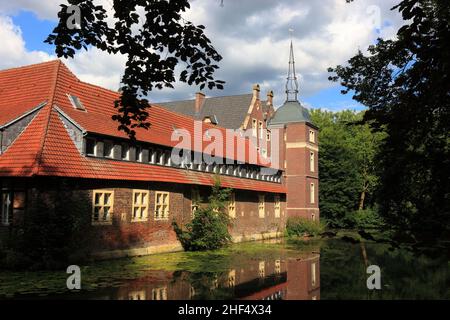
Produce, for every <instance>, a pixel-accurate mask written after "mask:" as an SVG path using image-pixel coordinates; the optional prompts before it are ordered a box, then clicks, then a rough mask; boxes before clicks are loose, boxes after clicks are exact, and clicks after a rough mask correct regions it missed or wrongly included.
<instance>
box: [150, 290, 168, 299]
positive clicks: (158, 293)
mask: <svg viewBox="0 0 450 320" xmlns="http://www.w3.org/2000/svg"><path fill="white" fill-rule="evenodd" d="M152 300H167V287H161V288H155V289H152Z"/></svg>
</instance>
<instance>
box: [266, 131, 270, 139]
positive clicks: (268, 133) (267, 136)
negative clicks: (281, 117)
mask: <svg viewBox="0 0 450 320" xmlns="http://www.w3.org/2000/svg"><path fill="white" fill-rule="evenodd" d="M266 140H267V141H270V131H269V130H267V135H266Z"/></svg>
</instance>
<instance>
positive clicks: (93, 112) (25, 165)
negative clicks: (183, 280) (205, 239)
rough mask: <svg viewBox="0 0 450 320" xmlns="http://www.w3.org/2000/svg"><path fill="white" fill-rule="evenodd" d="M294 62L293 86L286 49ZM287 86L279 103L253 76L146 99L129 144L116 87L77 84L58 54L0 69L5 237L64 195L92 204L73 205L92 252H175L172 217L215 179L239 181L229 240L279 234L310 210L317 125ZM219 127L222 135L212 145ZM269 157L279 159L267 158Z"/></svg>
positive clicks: (194, 205) (185, 218) (313, 209)
mask: <svg viewBox="0 0 450 320" xmlns="http://www.w3.org/2000/svg"><path fill="white" fill-rule="evenodd" d="M291 60H292V64H291V68H290V69H292V71H290V75H289V78H292V77H293V78H292V79H289V80H288V84H289V83H290V82H292V80H293V79H294V80H295V81H294V82H295V83H296V78H295V69H294V63H293V49H292V46H291ZM292 72H294V75H292ZM294 89H295V90H294V92H295V96H293V97H291V95H292V89H289V90H287V93H288V99H287V101H286V103H285V104H284V105H283V106H281V107H280V108H278V109H277V110H275V109H274V107H273V93H272V92H269V93H268V94H267V101H261V99H260V88H259V86H258V85H255V86H254V87H253V92H252V93H251V94H249V95H241V96H231V97H217V98H206V97H205V96H204V95H203V94H202V93H197V94H196V99H195V100H192V101H178V102H168V103H163V104H160V105H158V104H151V106H150V109H149V115H150V116H149V121H150V123H151V126H150V129H148V130H145V129H137V130H136V141H130V140H129V139H128V137H127V136H126V135H125V134H124V133H123V132H121V131H118V130H117V127H118V124H117V123H116V122H115V121H113V120H112V116H113V115H114V114H116V112H117V111H116V109H115V108H114V101H116V100H117V99H118V98H119V93H117V92H114V91H110V90H107V89H104V88H101V87H98V86H95V85H92V84H88V83H85V82H82V81H80V80H79V79H78V78H77V77H76V76H75V75H74V74H73V73H72V72H71V71H70V70H69V69H68V68H67V67H66V66H65V65H64V64H63V63H62V62H61V61H59V60H55V61H50V62H44V63H40V64H35V65H29V66H24V67H19V68H14V69H7V70H2V71H0V111H1V112H0V210H1V212H0V213H1V221H0V240H1V239H4V238H5V237H8V234H9V233H10V231H11V230H12V229H13V228H14V227H15V226H16V225H19V224H20V223H23V221H24V219H26V218H27V215H29V214H32V213H33V212H34V211H33V210H34V209H36V208H38V207H39V206H42V205H46V206H47V207H52V206H54V204H55V203H56V202H57V201H61V199H60V198H61V196H64V197H70V198H71V199H77V201H79V202H84V204H85V205H86V207H87V208H88V209H86V212H81V213H80V214H84V215H87V216H88V217H89V218H90V221H91V225H90V228H89V230H86V235H88V234H89V235H91V236H92V237H93V239H95V241H93V243H92V250H93V251H94V253H95V255H96V256H98V257H99V258H109V257H119V256H127V255H141V254H150V253H156V252H169V251H174V250H180V249H181V246H180V244H179V242H178V241H177V239H176V235H175V233H174V231H173V228H172V221H173V220H175V221H177V222H178V223H180V224H185V223H187V222H189V221H190V220H191V219H192V217H193V215H194V214H195V211H196V210H197V209H198V208H199V206H201V205H202V203H204V202H205V201H206V199H207V197H208V195H209V193H210V190H211V186H212V185H213V184H214V181H215V179H216V177H219V180H220V182H221V185H222V186H223V187H228V188H232V189H233V190H234V192H233V194H232V196H231V198H230V201H229V202H228V206H227V212H228V214H229V215H230V217H231V218H232V220H233V226H232V228H231V234H232V236H233V239H234V241H245V240H257V239H263V238H272V237H278V236H281V235H282V232H283V230H284V228H285V224H286V220H287V218H288V217H289V216H304V217H308V218H312V219H317V218H318V217H319V216H318V213H319V211H318V179H317V171H318V168H317V158H318V157H317V151H318V148H317V128H316V127H315V126H314V125H313V124H312V123H311V120H310V118H309V115H308V111H307V110H306V109H305V108H303V107H302V106H301V105H300V103H299V102H298V101H297V100H296V95H297V92H298V88H294ZM294 98H295V100H294ZM230 129H233V130H230ZM234 129H239V130H236V131H235V130H234ZM230 131H232V132H231V134H230ZM275 132H276V133H277V134H274V133H275ZM279 132H281V133H279ZM182 133H183V134H184V137H185V138H186V136H187V137H188V138H186V139H188V140H189V142H190V143H189V146H190V147H189V148H187V151H188V153H189V156H186V152H185V151H186V150H181V149H180V147H179V137H180V136H183V134H182ZM243 133H250V134H249V136H250V137H248V135H246V134H243ZM216 136H220V137H221V138H222V139H223V141H222V142H223V143H222V144H220V145H219V146H217V145H214V148H211V141H212V140H214V141H216V139H217V138H215V139H212V137H216ZM174 137H175V139H174ZM274 139H276V140H277V142H279V143H278V144H274V143H273V142H274V141H273V140H274ZM273 145H276V148H277V149H276V150H271V148H272V146H273ZM230 146H231V148H230ZM183 149H186V148H183ZM179 151H183V152H181V153H180V152H179ZM174 154H182V156H181V157H180V158H179V159H178V161H174V157H173V155H174ZM253 154H255V155H256V157H253V156H252V155H253ZM274 155H276V157H277V159H278V158H279V159H280V161H277V162H275V161H267V159H272V160H273V158H275V156H274ZM278 155H279V157H278ZM205 159H209V160H205ZM211 159H212V160H211ZM58 199H59V200H58ZM43 223H45V222H43Z"/></svg>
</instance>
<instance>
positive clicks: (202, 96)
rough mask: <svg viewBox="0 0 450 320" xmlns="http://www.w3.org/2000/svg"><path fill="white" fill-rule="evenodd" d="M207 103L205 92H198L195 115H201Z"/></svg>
mask: <svg viewBox="0 0 450 320" xmlns="http://www.w3.org/2000/svg"><path fill="white" fill-rule="evenodd" d="M204 103H205V94H204V93H203V92H197V93H196V94H195V113H196V114H199V113H200V111H201V110H202V107H203V104H204Z"/></svg>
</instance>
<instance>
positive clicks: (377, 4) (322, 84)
mask: <svg viewBox="0 0 450 320" xmlns="http://www.w3.org/2000/svg"><path fill="white" fill-rule="evenodd" d="M60 1H61V0H49V1H34V0H16V1H14V2H13V1H9V2H6V1H3V2H2V4H0V13H3V14H12V13H15V12H18V10H20V9H25V10H30V11H32V12H34V13H35V14H36V15H37V16H38V17H40V18H45V19H53V20H54V19H55V17H56V13H57V11H58V10H59V6H58V4H59V3H60ZM96 1H97V2H101V3H102V4H105V7H106V8H107V9H108V10H110V9H111V8H110V4H108V3H110V0H96ZM397 2H398V0H358V1H355V2H352V3H350V4H347V3H346V2H345V1H344V0H323V1H310V0H280V1H273V0H258V1H254V0H240V1H233V0H224V7H223V8H222V7H220V6H219V3H220V2H219V1H211V0H195V1H192V2H191V9H190V10H189V11H188V12H187V13H186V14H185V17H186V18H187V19H189V20H192V21H193V22H194V23H196V24H203V25H205V26H206V34H207V36H208V37H209V38H210V39H211V40H212V42H213V45H214V46H215V47H216V48H217V50H218V51H219V52H220V54H221V55H222V56H223V60H222V61H221V62H220V63H219V65H220V70H219V71H218V73H217V77H218V78H220V79H223V80H225V81H226V82H227V83H226V87H225V90H224V91H223V92H222V91H217V90H216V91H214V92H208V91H207V92H206V93H207V94H208V95H227V94H240V93H250V92H251V86H252V84H253V83H260V84H261V86H262V90H263V92H262V93H263V94H265V92H264V91H267V90H269V89H273V90H274V91H275V102H276V104H281V103H282V102H283V100H284V84H285V78H286V72H287V60H288V55H289V52H288V49H289V32H288V29H289V28H290V27H293V28H294V34H293V37H294V48H295V56H296V66H297V71H298V74H299V78H300V93H301V96H302V97H308V96H310V95H312V94H315V93H317V92H319V91H320V90H322V89H326V88H329V87H331V86H334V85H335V84H333V83H330V82H329V81H328V79H327V78H328V73H327V71H326V70H327V68H328V67H330V66H335V65H337V64H345V62H346V61H347V60H348V59H349V58H350V57H352V56H353V55H354V54H355V53H356V51H357V50H358V49H361V50H364V49H365V48H367V46H368V45H370V44H372V43H374V41H375V40H376V38H377V37H380V36H382V37H386V38H393V37H395V33H396V30H397V29H398V28H399V26H400V24H401V23H402V20H401V17H400V16H399V14H398V13H397V12H392V11H390V10H389V9H390V8H391V7H392V6H393V5H394V4H396V3H397ZM0 38H1V39H2V40H3V41H2V42H3V44H2V47H0V59H1V60H0V67H2V68H4V67H9V66H17V65H24V64H27V63H32V62H38V61H43V60H47V59H50V58H51V56H49V55H48V54H45V53H44V52H40V51H32V52H29V51H26V49H25V44H24V41H23V37H22V35H21V32H20V29H18V28H17V27H16V26H14V25H13V23H12V21H11V19H9V18H7V17H5V16H0ZM67 64H68V66H69V67H70V68H71V69H72V70H73V72H74V73H75V74H76V75H78V76H79V77H80V79H82V80H83V81H87V82H92V83H95V84H97V85H100V86H104V87H107V88H110V89H113V90H116V89H117V87H118V84H119V81H120V76H121V74H122V72H123V68H124V64H125V58H124V57H123V56H111V55H108V54H106V53H104V52H102V51H100V50H97V49H90V50H89V51H87V52H86V51H81V52H79V53H78V54H77V55H76V57H75V59H69V60H67ZM197 90H198V87H189V86H187V85H185V84H183V83H177V84H175V89H174V90H171V89H164V90H162V91H154V92H153V93H152V94H151V96H150V99H151V100H153V101H163V100H165V101H167V100H174V99H186V98H190V97H192V95H193V93H194V92H195V91H197Z"/></svg>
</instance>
